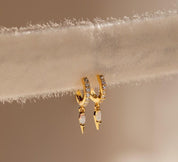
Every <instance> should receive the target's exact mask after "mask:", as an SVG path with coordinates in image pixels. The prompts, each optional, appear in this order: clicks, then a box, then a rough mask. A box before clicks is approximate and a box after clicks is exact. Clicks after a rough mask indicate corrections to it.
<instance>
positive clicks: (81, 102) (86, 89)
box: [75, 77, 90, 134]
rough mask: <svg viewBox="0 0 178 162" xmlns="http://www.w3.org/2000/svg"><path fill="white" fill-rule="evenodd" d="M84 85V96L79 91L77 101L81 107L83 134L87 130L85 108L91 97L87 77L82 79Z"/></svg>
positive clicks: (80, 118)
mask: <svg viewBox="0 0 178 162" xmlns="http://www.w3.org/2000/svg"><path fill="white" fill-rule="evenodd" d="M82 84H83V88H84V90H83V95H82V92H81V91H80V90H77V92H76V95H75V96H76V100H77V103H78V104H79V105H80V107H79V123H80V128H81V132H82V134H83V133H84V128H85V122H86V116H85V107H86V106H87V104H88V103H89V97H90V82H89V80H88V78H87V77H84V78H82Z"/></svg>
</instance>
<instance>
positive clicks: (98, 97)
mask: <svg viewBox="0 0 178 162" xmlns="http://www.w3.org/2000/svg"><path fill="white" fill-rule="evenodd" d="M97 79H98V82H99V89H100V92H99V95H96V93H95V91H94V89H91V93H90V99H91V100H92V101H93V102H94V103H95V109H94V121H95V126H96V129H97V130H99V126H100V124H101V109H100V104H101V103H102V102H103V101H104V100H105V98H106V82H105V79H104V76H103V75H97Z"/></svg>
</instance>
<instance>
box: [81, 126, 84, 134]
mask: <svg viewBox="0 0 178 162" xmlns="http://www.w3.org/2000/svg"><path fill="white" fill-rule="evenodd" d="M80 128H81V132H82V134H83V133H84V128H85V126H84V125H80Z"/></svg>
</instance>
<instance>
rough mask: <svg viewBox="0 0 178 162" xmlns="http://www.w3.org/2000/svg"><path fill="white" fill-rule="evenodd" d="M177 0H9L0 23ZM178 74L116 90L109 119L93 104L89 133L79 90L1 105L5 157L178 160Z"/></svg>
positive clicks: (120, 11) (148, 7)
mask: <svg viewBox="0 0 178 162" xmlns="http://www.w3.org/2000/svg"><path fill="white" fill-rule="evenodd" d="M175 4H176V2H175V1H169V0H157V1H155V0H154V1H153V0H152V1H147V0H134V1H133V0H132V1H131V0H123V1H121V0H120V1H116V0H115V1H114V0H110V1H97V3H96V1H94V0H92V1H82V0H81V1H80V0H77V1H69V0H68V1H66V0H63V1H57V0H56V1H40V0H38V1H35V0H32V1H22V0H21V1H17V0H16V1H10V0H6V1H1V5H0V25H2V26H7V27H12V26H25V25H26V24H28V23H29V22H31V23H33V24H34V23H45V22H47V21H49V20H54V21H58V20H60V19H63V18H64V17H74V18H82V17H83V18H89V19H91V20H92V18H94V17H102V18H105V17H108V16H109V17H110V16H112V17H123V16H124V15H126V16H130V15H132V14H134V13H142V12H144V11H153V10H157V9H168V8H172V7H175ZM177 83H178V77H173V78H172V79H170V78H169V79H159V80H156V81H151V82H148V83H142V84H141V85H137V86H136V85H135V84H133V85H121V86H120V87H118V88H111V89H109V90H108V96H107V100H106V101H105V102H104V103H103V105H102V109H103V124H102V128H101V130H100V131H99V132H97V131H96V130H95V127H94V122H93V118H92V113H93V103H91V104H90V105H89V106H88V107H87V127H86V130H85V135H84V136H82V135H81V133H80V128H79V124H78V110H77V108H78V105H77V104H76V102H75V98H74V96H64V97H61V98H56V99H54V98H51V99H48V100H39V101H37V102H36V103H35V102H30V101H28V102H27V103H26V104H23V105H21V104H17V103H15V102H14V103H12V104H8V103H6V104H0V162H1V161H2V162H59V161H63V162H69V161H74V162H75V161H76V162H83V161H85V162H90V161H93V162H98V161H102V162H108V161H109V162H123V161H124V162H130V161H132V162H133V161H136V162H139V161H140V162H144V161H153V162H157V161H158V162H159V161H161V162H164V161H165V162H167V161H171V162H177V160H178V155H177V149H178V127H177V123H178V118H177V114H178V99H177V96H178V85H177Z"/></svg>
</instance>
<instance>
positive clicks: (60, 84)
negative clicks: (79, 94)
mask: <svg viewBox="0 0 178 162" xmlns="http://www.w3.org/2000/svg"><path fill="white" fill-rule="evenodd" d="M177 73H178V14H177V10H174V11H168V12H161V11H159V12H156V13H154V14H147V13H146V14H145V15H141V16H138V15H135V16H134V17H133V18H128V17H124V18H123V19H122V20H119V19H113V18H111V19H108V20H100V19H98V20H96V21H95V22H94V23H92V22H89V21H81V22H77V23H76V22H72V21H69V20H68V21H66V23H63V24H56V23H50V24H46V25H34V26H29V27H26V28H20V29H16V28H11V29H7V28H1V29H0V76H1V77H0V82H1V84H0V100H1V101H2V102H5V101H8V102H11V101H13V100H20V101H21V102H23V101H25V100H26V99H29V98H34V97H36V98H38V97H42V98H45V97H50V96H58V95H63V94H65V93H67V92H72V93H73V92H74V90H76V89H78V88H82V85H81V80H80V78H81V77H83V76H88V77H89V79H90V82H91V83H92V86H93V87H96V86H97V85H98V83H97V81H96V77H95V75H96V74H104V75H105V78H106V81H107V84H108V86H116V85H118V84H119V83H130V82H132V81H136V82H139V81H140V80H147V79H154V78H157V77H160V76H170V75H174V74H177Z"/></svg>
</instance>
